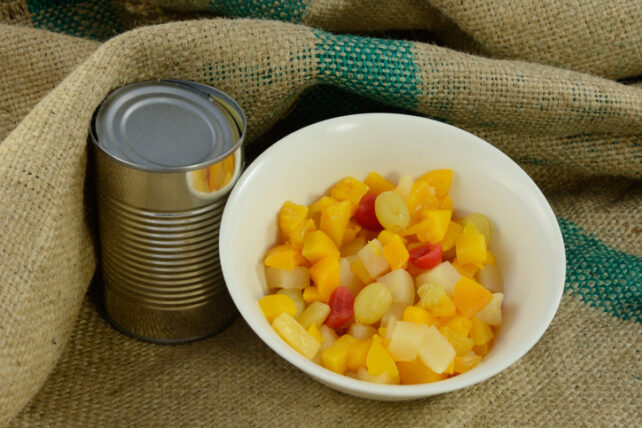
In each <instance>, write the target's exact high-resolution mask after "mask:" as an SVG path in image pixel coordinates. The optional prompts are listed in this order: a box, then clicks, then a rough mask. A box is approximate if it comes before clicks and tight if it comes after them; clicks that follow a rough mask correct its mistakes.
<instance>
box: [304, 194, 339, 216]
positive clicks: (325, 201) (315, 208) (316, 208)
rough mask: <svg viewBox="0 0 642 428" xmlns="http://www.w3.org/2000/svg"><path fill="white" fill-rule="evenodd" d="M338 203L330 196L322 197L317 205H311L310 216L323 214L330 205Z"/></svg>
mask: <svg viewBox="0 0 642 428" xmlns="http://www.w3.org/2000/svg"><path fill="white" fill-rule="evenodd" d="M337 202H338V201H337V200H336V199H334V198H331V197H330V196H322V197H321V198H319V200H317V201H316V202H315V203H313V204H312V205H310V207H309V208H310V215H312V214H317V213H321V211H323V209H324V208H326V207H329V206H330V205H334V204H336V203H337Z"/></svg>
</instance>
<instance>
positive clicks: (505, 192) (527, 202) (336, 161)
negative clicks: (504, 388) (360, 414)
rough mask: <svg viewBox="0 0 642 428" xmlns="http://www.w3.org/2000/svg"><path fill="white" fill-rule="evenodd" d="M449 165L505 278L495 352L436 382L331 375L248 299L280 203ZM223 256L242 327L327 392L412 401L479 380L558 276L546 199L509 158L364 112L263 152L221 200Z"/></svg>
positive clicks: (259, 277)
mask: <svg viewBox="0 0 642 428" xmlns="http://www.w3.org/2000/svg"><path fill="white" fill-rule="evenodd" d="M437 168H452V169H453V170H454V172H455V173H454V180H453V185H452V188H451V193H450V195H451V197H452V200H453V204H454V208H455V213H454V215H455V216H457V217H461V216H464V215H466V214H467V213H470V212H481V213H484V214H486V215H487V216H488V217H489V218H490V219H491V222H492V224H493V227H494V229H493V239H492V242H491V243H490V246H489V247H490V249H492V250H493V252H494V253H495V254H496V256H497V260H498V263H499V265H500V267H501V269H502V273H503V276H504V294H505V297H504V304H503V314H504V318H503V324H502V326H501V328H500V329H499V332H498V334H497V337H496V339H495V343H494V346H493V348H492V351H491V352H490V354H489V355H488V356H486V357H485V358H484V360H483V361H482V362H481V363H480V364H479V365H478V366H477V367H476V368H475V369H473V370H471V371H470V372H468V373H464V374H462V375H459V376H456V377H453V378H450V379H447V380H445V381H442V382H438V383H433V384H426V385H413V386H390V385H373V384H367V383H365V382H361V381H357V380H355V379H351V378H347V377H345V376H340V375H337V374H334V373H332V372H330V371H328V370H326V369H324V368H322V367H320V366H317V365H316V364H314V363H312V362H310V361H308V360H306V359H305V358H303V357H302V356H300V355H299V354H297V353H296V352H295V351H294V350H292V349H291V348H290V347H289V346H288V345H287V344H285V342H283V341H282V340H281V339H280V338H279V337H278V335H277V334H276V333H275V332H274V331H273V330H272V328H271V326H270V325H269V324H268V323H267V321H266V320H265V318H264V317H263V314H262V313H261V311H260V309H259V307H258V304H257V303H256V301H257V299H259V298H260V297H261V296H263V295H264V294H265V293H266V292H267V288H266V287H265V279H264V273H263V272H264V271H263V264H262V260H263V255H264V253H265V251H266V250H267V249H268V248H270V247H271V246H273V245H274V244H275V242H276V236H277V225H276V216H277V213H278V211H279V209H280V208H281V205H282V204H283V202H284V201H286V200H291V201H293V202H295V203H299V204H310V203H312V202H314V201H315V200H316V199H317V198H318V197H320V196H322V195H323V194H324V193H326V192H327V190H328V189H329V188H330V187H331V186H332V185H333V184H334V183H335V182H336V181H338V180H339V179H341V178H343V177H345V176H348V175H350V176H354V177H355V178H358V179H363V178H365V176H366V175H367V174H368V172H370V171H372V170H374V171H377V172H379V173H380V174H382V175H383V176H385V177H387V178H388V179H390V180H392V181H393V182H396V180H397V179H398V178H399V176H400V175H401V174H411V175H412V176H415V177H416V176H418V175H420V174H423V173H424V172H427V171H429V170H431V169H437ZM220 250H221V263H222V267H223V273H224V276H225V281H226V283H227V286H228V289H229V291H230V294H231V296H232V298H233V300H234V302H235V303H236V305H237V306H238V308H239V311H240V312H241V314H242V316H243V317H244V318H245V320H246V321H247V322H248V324H249V325H250V326H251V328H252V329H253V330H254V331H255V332H256V333H257V334H258V335H259V336H260V337H261V339H262V340H264V341H265V343H266V344H268V345H269V346H270V347H271V348H272V349H273V350H275V351H276V352H277V353H279V354H280V355H281V356H282V357H284V358H286V359H287V360H288V361H290V362H291V363H293V364H295V365H296V366H297V367H299V368H300V369H302V370H304V371H305V372H306V373H308V374H309V375H311V376H313V377H314V378H316V379H318V380H320V381H321V382H323V383H325V384H327V385H329V386H331V387H334V388H336V389H339V390H342V391H344V392H348V393H350V394H353V395H358V396H363V397H368V398H375V399H386V400H394V399H411V398H419V397H423V396H428V395H433V394H438V393H442V392H446V391H450V390H454V389H458V388H461V387H464V386H467V385H471V384H473V383H476V382H479V381H481V380H484V379H486V378H488V377H490V376H492V375H494V374H496V373H498V372H500V371H501V370H503V369H504V368H506V367H507V366H509V365H510V364H512V363H514V362H515V361H517V359H519V358H520V357H521V356H522V355H524V354H525V353H526V352H527V351H528V350H529V349H530V348H531V347H532V346H533V345H534V344H535V343H536V342H537V340H538V339H539V338H540V337H541V335H542V334H543V333H544V331H545V329H546V328H547V327H548V325H549V323H550V321H551V320H552V318H553V316H554V314H555V311H556V310H557V307H558V304H559V301H560V298H561V294H562V290H563V286H564V275H565V265H566V263H565V255H564V246H563V241H562V238H561V234H560V231H559V227H558V225H557V222H556V220H555V217H554V215H553V212H552V210H551V208H550V206H549V205H548V203H547V201H546V199H545V198H544V196H543V195H542V193H541V192H540V191H539V189H538V188H537V186H536V185H535V184H534V183H533V182H532V180H531V179H530V178H529V177H528V176H527V175H526V173H524V171H523V170H522V169H521V168H519V166H518V165H517V164H515V163H514V162H513V161H512V160H510V159H509V158H508V157H507V156H505V155H504V154H503V153H501V152H500V151H499V150H497V149H495V148H494V147H492V146H491V145H489V144H488V143H486V142H484V141H483V140H481V139H479V138H477V137H475V136H473V135H471V134H469V133H467V132H464V131H462V130H460V129H457V128H454V127H452V126H449V125H445V124H443V123H440V122H437V121H433V120H429V119H425V118H419V117H414V116H405V115H396V114H363V115H353V116H345V117H341V118H337V119H331V120H328V121H325V122H320V123H317V124H314V125H312V126H309V127H307V128H304V129H302V130H299V131H297V132H295V133H293V134H291V135H289V136H287V137H285V138H283V139H282V140H280V141H279V142H277V143H276V144H274V145H273V146H272V147H270V148H269V149H268V150H266V151H265V152H264V153H263V154H262V155H261V156H260V157H259V158H258V159H257V160H256V161H255V162H254V163H253V164H252V165H251V166H250V167H249V168H248V169H247V170H246V171H245V173H244V174H243V176H242V177H241V179H240V180H239V182H238V184H237V185H236V187H235V189H234V191H233V192H232V194H231V196H230V198H229V200H228V202H227V207H226V209H225V214H224V217H223V221H222V226H221V235H220Z"/></svg>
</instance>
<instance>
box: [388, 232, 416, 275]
mask: <svg viewBox="0 0 642 428" xmlns="http://www.w3.org/2000/svg"><path fill="white" fill-rule="evenodd" d="M383 256H384V257H385V259H386V261H387V262H388V264H389V265H390V270H395V269H399V268H404V269H405V268H406V267H407V266H408V258H409V256H410V255H409V254H408V250H406V246H405V245H404V243H403V241H402V240H401V237H400V236H399V235H397V234H395V235H394V236H393V237H392V238H390V241H389V242H388V243H387V244H385V245H384V247H383Z"/></svg>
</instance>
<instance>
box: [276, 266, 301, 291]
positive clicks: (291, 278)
mask: <svg viewBox="0 0 642 428" xmlns="http://www.w3.org/2000/svg"><path fill="white" fill-rule="evenodd" d="M265 281H266V282H267V286H268V287H270V288H288V289H299V290H301V289H304V288H305V287H307V286H309V285H310V275H309V272H308V270H307V269H306V268H304V267H302V266H297V267H295V268H294V269H292V270H286V269H279V268H275V267H271V266H268V267H266V268H265Z"/></svg>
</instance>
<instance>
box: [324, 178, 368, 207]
mask: <svg viewBox="0 0 642 428" xmlns="http://www.w3.org/2000/svg"><path fill="white" fill-rule="evenodd" d="M366 193H368V186H367V185H366V184H365V183H362V182H361V181H359V180H357V179H356V178H354V177H346V178H344V179H342V180H341V181H339V182H338V183H337V184H335V185H334V187H332V189H330V196H332V197H333V198H334V199H337V200H339V201H350V202H352V205H353V206H354V207H355V208H356V207H357V205H358V204H359V201H360V200H361V197H362V196H363V195H365V194H366Z"/></svg>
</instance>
